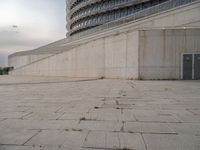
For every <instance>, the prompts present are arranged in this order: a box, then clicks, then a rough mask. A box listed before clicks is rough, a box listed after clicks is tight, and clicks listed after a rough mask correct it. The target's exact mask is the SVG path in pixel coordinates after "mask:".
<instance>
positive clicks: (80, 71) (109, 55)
mask: <svg viewBox="0 0 200 150" xmlns="http://www.w3.org/2000/svg"><path fill="white" fill-rule="evenodd" d="M185 27H186V28H194V27H195V28H196V27H200V1H198V2H195V3H192V4H189V5H187V6H185V7H180V8H176V9H174V10H171V11H166V12H163V13H161V14H156V15H153V16H151V17H147V18H143V19H140V20H137V21H133V22H131V23H127V24H124V25H123V26H119V27H115V28H112V29H109V30H105V31H102V32H100V33H96V34H93V35H90V36H87V37H85V38H82V39H78V40H75V41H71V42H68V43H66V44H63V43H62V45H59V44H58V46H57V47H59V49H62V51H63V52H60V53H58V54H56V53H55V54H54V55H53V56H51V57H47V58H46V59H41V60H39V59H38V60H39V61H35V62H32V63H30V64H26V65H25V66H21V67H20V68H18V69H15V70H14V71H12V73H11V74H13V75H44V76H68V77H107V78H133V79H136V78H138V77H141V78H155V79H156V78H161V75H163V78H178V77H179V75H180V73H179V72H178V71H177V69H178V66H177V65H172V64H169V65H168V66H169V67H170V66H172V67H175V68H176V69H174V70H175V73H174V72H173V71H174V70H170V71H171V73H169V72H168V71H166V70H165V69H164V70H163V72H164V73H161V72H160V73H159V72H158V74H157V75H155V74H152V72H150V71H148V70H149V69H147V71H144V70H142V68H143V69H144V68H145V67H146V64H147V63H149V64H147V66H148V65H149V66H150V65H151V66H155V65H154V64H153V62H151V61H153V60H154V58H155V57H153V58H150V57H147V56H146V53H148V52H146V49H145V48H142V46H144V45H142V44H141V43H142V42H139V30H144V29H145V30H154V29H157V30H159V29H163V28H165V29H171V28H176V29H178V28H179V29H180V28H185ZM159 32H161V31H159ZM142 33H143V32H141V33H140V40H141V41H143V42H144V41H145V40H146V42H147V43H144V44H145V45H146V46H149V47H151V48H152V49H151V50H150V51H152V52H153V53H155V52H158V51H159V47H156V49H154V47H153V46H152V45H149V43H150V42H151V38H150V36H147V37H146V38H145V39H142V38H141V37H142V35H141V34H142ZM150 33H151V32H150V31H149V34H150ZM152 34H155V33H152ZM158 37H159V36H158ZM160 37H161V35H160ZM164 37H165V36H164ZM153 38H155V39H152V41H154V43H157V42H156V40H157V39H158V38H157V36H155V37H153ZM178 39H179V38H175V39H174V40H178ZM159 40H160V39H158V41H159ZM169 40H170V39H168V41H169ZM177 42H179V40H178V41H177ZM70 45H71V46H70ZM158 46H159V45H158ZM57 47H53V48H51V51H52V50H53V49H57ZM70 47H71V48H70ZM160 48H162V46H160ZM191 48H192V47H191ZM65 49H66V51H64V50H65ZM140 49H141V50H142V51H143V52H144V54H145V56H144V57H142V56H141V53H140V56H141V58H142V59H147V60H146V61H144V62H142V61H141V60H140V65H141V66H140V67H141V69H140V70H139V54H138V51H139V50H140ZM45 51H48V48H47V49H46V50H45ZM150 51H149V52H150ZM154 51H155V52H154ZM170 52H171V53H170V55H172V56H171V57H175V56H174V54H175V55H177V54H176V53H174V51H170ZM27 55H30V54H27ZM156 55H158V56H159V55H162V50H161V52H158V53H155V56H156ZM151 56H152V55H151ZM158 56H157V57H158ZM167 57H169V56H168V55H167ZM176 58H177V56H176ZM12 59H13V60H14V57H12ZM150 59H151V60H150ZM159 59H160V60H156V61H157V62H158V63H160V62H161V58H159ZM166 59H169V58H166ZM18 61H19V60H18V59H16V60H14V61H13V64H15V62H16V63H18ZM142 63H144V64H142ZM164 63H167V62H164ZM165 65H166V64H165ZM166 66H167V65H166ZM154 71H156V69H155V70H154ZM157 71H160V70H157ZM139 72H140V76H139V75H138V74H139ZM148 72H150V75H151V76H147V73H148Z"/></svg>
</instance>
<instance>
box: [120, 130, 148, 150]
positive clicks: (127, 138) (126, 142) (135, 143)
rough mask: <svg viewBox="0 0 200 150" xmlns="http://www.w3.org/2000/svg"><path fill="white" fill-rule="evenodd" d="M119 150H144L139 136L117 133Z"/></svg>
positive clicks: (136, 134)
mask: <svg viewBox="0 0 200 150" xmlns="http://www.w3.org/2000/svg"><path fill="white" fill-rule="evenodd" d="M119 138H120V147H121V149H125V148H127V149H131V150H132V149H133V150H135V149H136V150H146V148H145V144H144V141H143V139H142V136H141V134H138V133H133V134H130V133H119Z"/></svg>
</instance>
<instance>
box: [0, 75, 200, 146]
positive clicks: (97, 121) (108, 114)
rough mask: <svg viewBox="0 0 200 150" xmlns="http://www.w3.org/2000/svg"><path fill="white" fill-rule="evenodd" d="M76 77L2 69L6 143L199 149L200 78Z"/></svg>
mask: <svg viewBox="0 0 200 150" xmlns="http://www.w3.org/2000/svg"><path fill="white" fill-rule="evenodd" d="M76 80H77V81H79V79H69V78H62V77H51V78H48V77H20V76H17V77H16V76H0V104H1V105H0V143H1V142H3V143H4V144H7V145H1V147H0V149H8V150H9V149H13V150H15V149H17V150H18V149H20V150H23V149H27V150H29V149H30V150H32V149H33V148H34V150H38V149H37V148H38V147H39V148H40V149H43V150H58V149H59V150H68V149H70V150H71V149H72V150H100V149H98V148H96V147H98V146H99V147H101V148H102V149H101V150H108V148H110V149H114V150H116V148H117V147H119V148H121V149H122V148H129V149H132V150H135V149H136V150H143V149H145V144H146V145H147V146H148V148H149V149H148V150H157V149H158V150H165V149H167V150H176V149H178V150H184V149H187V150H196V149H200V148H199V147H197V146H198V143H199V141H198V139H199V137H200V129H199V128H200V127H199V126H200V125H199V123H200V122H199V121H200V120H199V119H200V118H199V116H200V115H199V110H200V101H199V99H200V96H199V93H200V89H199V86H200V82H197V81H195V82H193V81H128V80H111V79H105V80H94V81H82V82H80V81H79V82H76ZM5 118H6V119H5ZM88 132H89V134H88ZM129 132H130V133H129ZM141 133H142V134H141ZM150 133H151V134H150ZM174 133H177V134H174ZM87 135H88V136H87ZM86 137H87V138H89V139H90V140H89V141H87V140H85V138H86ZM104 137H106V139H105V140H104ZM143 138H144V139H145V141H144V140H143ZM98 139H99V140H98ZM24 143H26V144H25V145H22V144H24ZM83 143H84V144H83ZM85 144H90V145H92V146H95V148H84V147H83V146H84V145H85ZM33 145H35V147H33ZM102 145H103V146H102ZM178 145H180V146H178Z"/></svg>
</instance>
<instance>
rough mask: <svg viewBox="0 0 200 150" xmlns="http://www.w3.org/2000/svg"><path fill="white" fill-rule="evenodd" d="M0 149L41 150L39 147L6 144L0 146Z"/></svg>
mask: <svg viewBox="0 0 200 150" xmlns="http://www.w3.org/2000/svg"><path fill="white" fill-rule="evenodd" d="M0 150H41V147H39V146H37V147H34V146H16V145H6V146H0ZM55 150H56V149H55Z"/></svg>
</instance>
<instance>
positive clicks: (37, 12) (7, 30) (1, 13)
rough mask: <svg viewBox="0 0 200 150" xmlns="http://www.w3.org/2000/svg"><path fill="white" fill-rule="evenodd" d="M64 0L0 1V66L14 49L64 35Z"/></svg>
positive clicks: (38, 43)
mask: <svg viewBox="0 0 200 150" xmlns="http://www.w3.org/2000/svg"><path fill="white" fill-rule="evenodd" d="M65 16H66V15H65V0H0V65H4V64H6V63H7V56H8V54H11V53H13V52H17V51H23V50H31V49H34V48H37V47H39V46H42V45H45V44H48V43H50V42H53V41H55V40H59V39H62V38H64V37H65V34H66V29H65V25H66V21H65Z"/></svg>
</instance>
